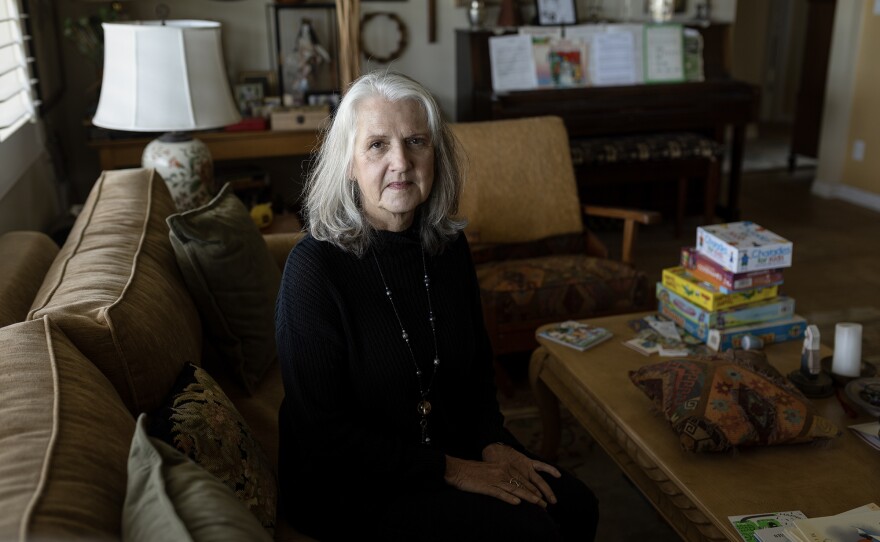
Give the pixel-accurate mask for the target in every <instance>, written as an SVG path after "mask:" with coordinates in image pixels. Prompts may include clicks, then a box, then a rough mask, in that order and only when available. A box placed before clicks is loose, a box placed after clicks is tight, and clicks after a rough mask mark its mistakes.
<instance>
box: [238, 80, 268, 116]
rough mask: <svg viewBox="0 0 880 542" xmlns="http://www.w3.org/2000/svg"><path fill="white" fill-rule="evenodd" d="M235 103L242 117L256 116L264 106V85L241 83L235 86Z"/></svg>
mask: <svg viewBox="0 0 880 542" xmlns="http://www.w3.org/2000/svg"><path fill="white" fill-rule="evenodd" d="M234 90H235V103H236V104H238V112H239V113H241V116H242V117H251V116H254V113H255V112H256V111H258V110H259V109H260V107H261V106H262V105H263V96H264V94H263V85H262V84H260V83H239V84H237V85H235V88H234Z"/></svg>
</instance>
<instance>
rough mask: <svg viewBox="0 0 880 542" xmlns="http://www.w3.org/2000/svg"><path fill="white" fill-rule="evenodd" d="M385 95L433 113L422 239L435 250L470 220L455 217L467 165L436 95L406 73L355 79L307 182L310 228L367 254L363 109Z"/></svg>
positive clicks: (317, 234)
mask: <svg viewBox="0 0 880 542" xmlns="http://www.w3.org/2000/svg"><path fill="white" fill-rule="evenodd" d="M373 97H380V98H383V99H385V100H387V101H389V102H399V101H402V100H413V101H414V102H416V103H418V104H420V105H421V107H422V109H423V110H424V111H425V115H426V116H427V117H428V130H429V132H430V137H431V144H432V145H433V147H434V184H433V187H432V188H431V193H430V195H429V196H428V199H427V201H426V202H425V203H424V204H423V205H422V210H421V239H422V246H423V247H424V249H425V250H426V251H427V252H428V253H431V254H435V253H437V252H439V251H440V250H442V248H443V246H444V245H445V244H446V243H447V242H448V241H449V240H451V239H452V238H454V237H455V235H456V234H457V233H458V232H459V231H461V230H462V229H463V228H464V227H465V225H466V221H464V220H459V219H457V218H456V217H455V215H456V213H458V202H459V198H460V197H461V190H462V187H463V183H464V171H463V166H462V164H461V163H460V160H461V157H460V153H459V151H458V149H457V145H456V142H455V137H454V136H453V135H452V132H451V130H450V129H449V127H448V126H447V125H446V123H445V122H444V120H443V118H442V116H441V114H440V108H439V107H438V106H437V102H436V101H435V100H434V97H433V96H431V93H430V92H428V90H427V89H425V87H423V86H422V85H421V84H419V83H418V82H416V81H414V80H413V79H410V78H409V77H406V76H405V75H401V74H397V73H393V72H387V71H385V70H382V71H374V72H371V73H368V74H366V75H363V76H361V77H360V78H358V79H357V80H356V81H354V82H353V83H352V84H351V86H350V87H349V89H348V92H346V94H345V97H344V98H343V99H342V101H341V102H340V104H339V107H338V108H337V109H336V116H335V117H334V119H333V121H332V123H331V124H330V125H329V127H327V128H325V130H324V133H323V144H322V145H321V148H320V150H319V151H318V153H317V157H316V159H315V162H314V165H313V166H312V168H311V171H310V172H309V176H308V180H307V182H306V188H305V190H306V202H305V213H306V218H307V221H308V228H309V232H310V233H311V234H312V236H313V237H314V238H316V239H319V240H322V241H329V242H331V243H333V244H335V245H336V246H338V247H340V248H341V249H343V250H347V251H350V252H353V253H354V254H357V255H358V256H363V255H364V254H365V253H366V251H367V249H368V248H369V246H370V242H371V238H372V237H373V228H372V227H371V226H370V224H369V222H367V219H366V217H365V216H364V214H363V211H362V210H361V205H360V192H359V188H358V185H357V183H356V182H354V181H352V180H351V167H352V157H353V155H354V142H355V137H356V135H357V115H358V108H359V106H360V104H361V103H363V102H364V100H367V99H369V98H373Z"/></svg>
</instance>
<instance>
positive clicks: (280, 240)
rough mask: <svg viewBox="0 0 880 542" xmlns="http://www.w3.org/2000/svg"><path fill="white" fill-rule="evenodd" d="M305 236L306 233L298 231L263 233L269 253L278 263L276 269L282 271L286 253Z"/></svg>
mask: <svg viewBox="0 0 880 542" xmlns="http://www.w3.org/2000/svg"><path fill="white" fill-rule="evenodd" d="M305 236H306V234H305V233H304V232H300V231H298V232H290V233H266V234H263V239H265V241H266V245H267V246H268V247H269V253H270V254H271V255H272V259H273V260H275V263H276V264H278V269H280V270H282V271H284V264H285V263H286V262H287V255H288V254H290V251H291V250H293V247H294V246H295V245H296V244H297V243H299V241H300V239H302V238H303V237H305Z"/></svg>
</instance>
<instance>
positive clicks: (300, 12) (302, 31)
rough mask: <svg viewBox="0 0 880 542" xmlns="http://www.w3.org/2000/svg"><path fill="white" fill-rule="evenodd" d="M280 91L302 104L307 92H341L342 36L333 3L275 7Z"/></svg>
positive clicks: (276, 51) (272, 6) (273, 6)
mask: <svg viewBox="0 0 880 542" xmlns="http://www.w3.org/2000/svg"><path fill="white" fill-rule="evenodd" d="M270 8H271V9H272V12H273V22H274V37H275V40H274V42H275V50H274V51H273V56H274V58H275V60H276V61H277V66H278V82H279V92H280V94H281V96H287V95H290V96H292V97H293V99H294V101H302V100H303V99H304V97H305V95H306V93H307V92H309V93H315V92H337V91H338V90H339V35H338V29H337V26H336V5H335V4H334V3H314V4H272V5H271V6H270Z"/></svg>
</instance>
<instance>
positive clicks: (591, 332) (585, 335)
mask: <svg viewBox="0 0 880 542" xmlns="http://www.w3.org/2000/svg"><path fill="white" fill-rule="evenodd" d="M612 335H613V334H612V333H611V332H610V331H608V330H607V329H605V328H603V327H597V326H591V325H590V324H584V323H583V322H577V321H574V320H567V321H565V322H559V323H558V324H552V325H551V327H548V328H547V329H545V330H543V331H541V332H540V333H538V336H539V337H544V338H545V339H549V340H551V341H553V342H557V343H559V344H564V345H565V346H568V347H569V348H574V349H575V350H580V351H584V350H587V349H588V348H592V347H594V346H596V345H597V344H599V343H601V342H604V341H607V340H608V339H610V338H611V337H612Z"/></svg>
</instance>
